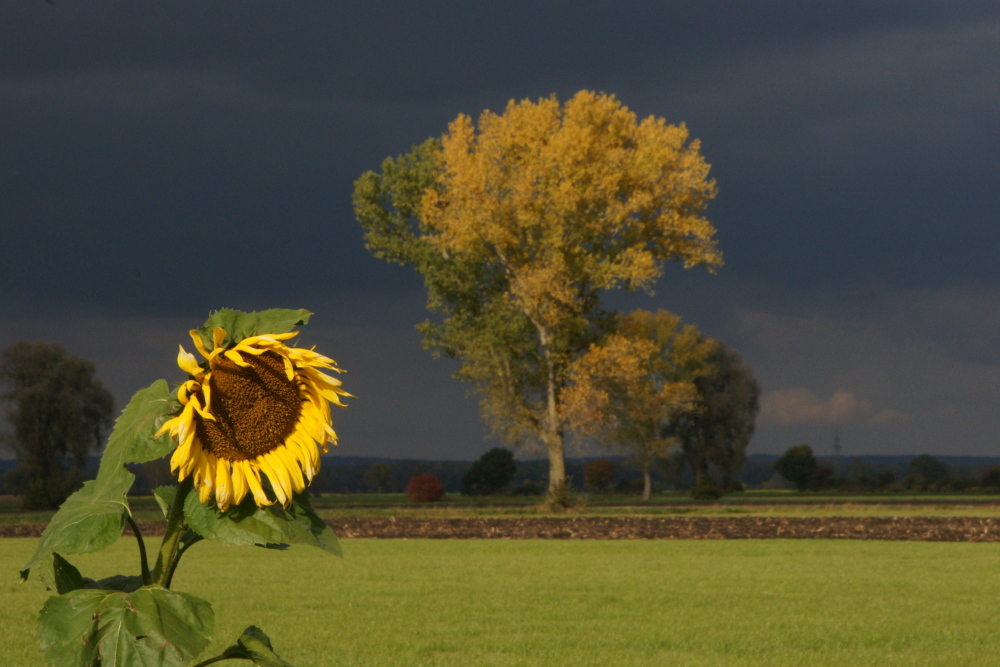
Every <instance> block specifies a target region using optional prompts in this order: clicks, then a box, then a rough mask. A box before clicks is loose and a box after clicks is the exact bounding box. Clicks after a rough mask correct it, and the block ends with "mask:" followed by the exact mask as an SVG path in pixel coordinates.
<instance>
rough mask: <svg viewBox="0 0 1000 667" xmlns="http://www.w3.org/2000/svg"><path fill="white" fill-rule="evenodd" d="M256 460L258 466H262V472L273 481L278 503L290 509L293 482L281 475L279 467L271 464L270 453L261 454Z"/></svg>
mask: <svg viewBox="0 0 1000 667" xmlns="http://www.w3.org/2000/svg"><path fill="white" fill-rule="evenodd" d="M256 460H257V465H259V466H260V471H261V472H262V473H264V474H265V475H267V478H268V479H269V480H270V481H271V488H272V489H273V490H274V495H275V496H276V497H277V499H278V502H280V503H281V504H282V505H284V506H285V507H288V505H289V504H290V503H291V498H290V496H291V480H289V479H288V478H287V477H286V476H283V475H281V474H280V473H279V470H278V467H277V466H275V465H273V464H272V463H271V458H270V452H268V453H267V454H261V455H260V456H258V457H257V459H256Z"/></svg>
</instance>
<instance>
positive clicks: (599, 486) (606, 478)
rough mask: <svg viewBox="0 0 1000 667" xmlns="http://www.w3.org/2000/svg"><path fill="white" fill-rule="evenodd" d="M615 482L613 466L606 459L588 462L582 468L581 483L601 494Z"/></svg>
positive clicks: (612, 463) (611, 462)
mask: <svg viewBox="0 0 1000 667" xmlns="http://www.w3.org/2000/svg"><path fill="white" fill-rule="evenodd" d="M613 481H615V464H614V462H613V461H609V460H607V459H598V460H596V461H591V462H589V463H588V464H587V465H586V466H584V468H583V483H584V484H586V485H587V486H589V487H590V488H592V489H594V490H595V491H600V492H601V493H603V492H605V491H607V490H608V487H610V486H611V483H612V482H613Z"/></svg>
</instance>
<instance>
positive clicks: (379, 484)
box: [364, 461, 392, 494]
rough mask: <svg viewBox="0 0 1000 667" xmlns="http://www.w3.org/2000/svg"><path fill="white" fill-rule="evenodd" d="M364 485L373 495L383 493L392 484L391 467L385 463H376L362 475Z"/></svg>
mask: <svg viewBox="0 0 1000 667" xmlns="http://www.w3.org/2000/svg"><path fill="white" fill-rule="evenodd" d="M364 480H365V485H366V486H367V487H368V488H369V489H371V490H372V491H374V492H375V493H379V494H382V493H385V492H386V491H388V490H389V485H390V484H391V483H392V467H390V466H389V464H388V463H386V462H385V461H376V462H375V463H373V464H371V465H370V466H368V469H367V470H365V474H364Z"/></svg>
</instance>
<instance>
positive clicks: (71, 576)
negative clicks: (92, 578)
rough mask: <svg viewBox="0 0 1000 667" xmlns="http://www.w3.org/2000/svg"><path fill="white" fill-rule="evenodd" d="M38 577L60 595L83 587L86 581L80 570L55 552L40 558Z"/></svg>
mask: <svg viewBox="0 0 1000 667" xmlns="http://www.w3.org/2000/svg"><path fill="white" fill-rule="evenodd" d="M38 578H39V579H41V580H42V583H43V584H45V587H46V588H48V589H49V590H50V591H55V592H57V593H59V594H60V595H62V594H63V593H69V592H70V591H75V590H77V589H78V588H83V587H84V586H85V585H86V583H87V582H86V580H84V578H83V575H81V574H80V570H78V569H76V567H74V566H73V564H72V563H70V562H69V561H68V560H66V559H65V558H63V557H62V556H60V555H59V554H57V553H53V554H49V555H48V556H46V557H45V558H43V559H42V562H41V563H40V564H39V567H38Z"/></svg>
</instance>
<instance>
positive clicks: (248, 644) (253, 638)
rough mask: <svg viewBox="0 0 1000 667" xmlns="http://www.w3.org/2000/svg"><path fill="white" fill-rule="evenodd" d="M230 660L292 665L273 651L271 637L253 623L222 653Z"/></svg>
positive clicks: (276, 666) (268, 665) (261, 666)
mask: <svg viewBox="0 0 1000 667" xmlns="http://www.w3.org/2000/svg"><path fill="white" fill-rule="evenodd" d="M222 655H224V656H225V657H227V658H229V659H231V660H238V659H243V660H250V661H252V662H253V664H255V665H259V667H292V664H291V663H290V662H287V661H285V660H283V659H282V658H281V656H280V655H278V654H277V653H275V652H274V647H272V646H271V639H270V638H269V637H268V636H267V635H266V634H264V631H263V630H261V629H260V628H258V627H257V626H255V625H251V626H250V627H249V628H247V629H246V630H244V631H243V634H241V635H240V638H239V639H237V640H236V643H235V644H233V645H232V646H230V647H229V648H227V649H226V650H225V652H224V653H223V654H222Z"/></svg>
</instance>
